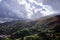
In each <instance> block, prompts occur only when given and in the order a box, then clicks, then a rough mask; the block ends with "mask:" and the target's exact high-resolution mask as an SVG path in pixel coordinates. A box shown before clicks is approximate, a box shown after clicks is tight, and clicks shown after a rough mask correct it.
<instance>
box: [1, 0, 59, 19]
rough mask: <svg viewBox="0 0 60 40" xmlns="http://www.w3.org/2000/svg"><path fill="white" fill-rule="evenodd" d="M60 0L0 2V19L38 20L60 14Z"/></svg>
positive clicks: (4, 0)
mask: <svg viewBox="0 0 60 40" xmlns="http://www.w3.org/2000/svg"><path fill="white" fill-rule="evenodd" d="M59 6H60V0H0V18H10V19H12V18H13V19H15V18H17V19H37V18H40V17H43V16H48V15H54V14H60V7H59Z"/></svg>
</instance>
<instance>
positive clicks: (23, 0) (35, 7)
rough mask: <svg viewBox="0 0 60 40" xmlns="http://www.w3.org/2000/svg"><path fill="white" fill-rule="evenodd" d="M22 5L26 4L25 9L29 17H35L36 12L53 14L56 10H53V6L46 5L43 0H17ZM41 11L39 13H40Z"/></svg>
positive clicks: (44, 14)
mask: <svg viewBox="0 0 60 40" xmlns="http://www.w3.org/2000/svg"><path fill="white" fill-rule="evenodd" d="M17 1H18V3H19V4H20V5H24V6H25V9H26V11H27V18H29V19H31V18H33V19H34V18H35V17H37V15H36V16H35V17H33V16H34V14H39V15H40V14H42V15H40V16H47V15H51V14H52V13H55V11H53V10H52V8H51V6H49V5H44V4H43V1H42V0H17ZM38 12H39V13H38ZM38 18H39V16H38Z"/></svg>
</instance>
